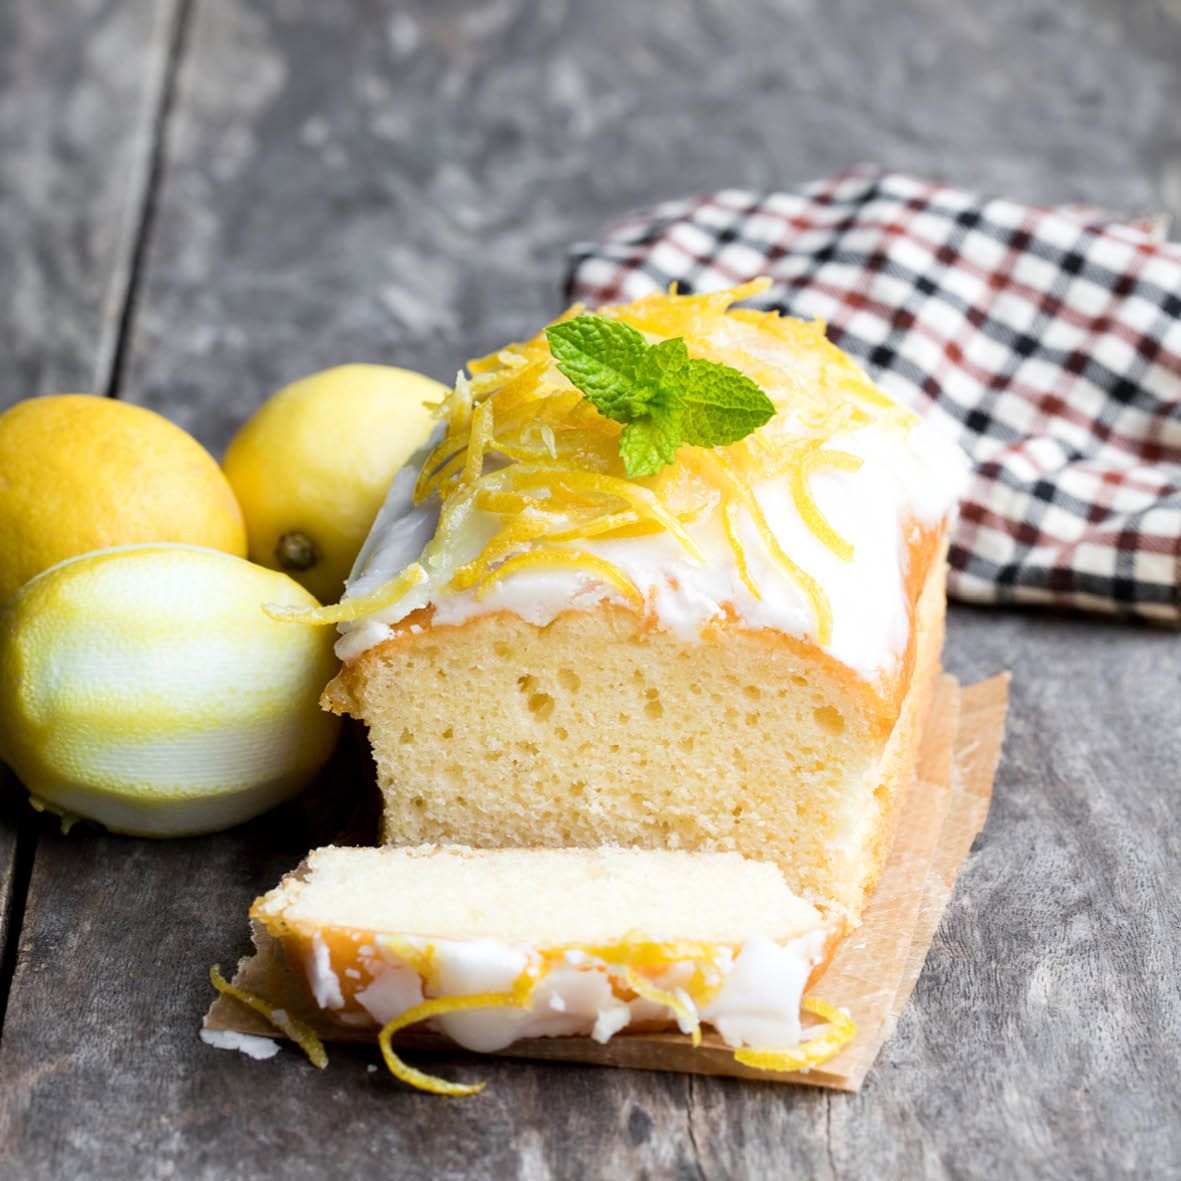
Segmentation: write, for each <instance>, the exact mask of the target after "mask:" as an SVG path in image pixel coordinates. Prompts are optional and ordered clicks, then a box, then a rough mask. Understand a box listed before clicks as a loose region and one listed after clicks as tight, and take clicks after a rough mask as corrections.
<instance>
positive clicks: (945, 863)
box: [205, 675, 1008, 1091]
mask: <svg viewBox="0 0 1181 1181" xmlns="http://www.w3.org/2000/svg"><path fill="white" fill-rule="evenodd" d="M1007 689H1008V676H1007V675H1002V676H998V677H993V678H992V679H991V680H988V681H983V682H981V683H980V684H977V685H971V686H969V687H968V688H960V687H959V685H958V684H957V683H956V681H955V680H954V679H953V678H952V677H949V676H946V675H944V676H942V677H941V678H940V681H939V684H938V686H937V688H936V692H935V694H934V699H933V701H932V705H931V711H930V715H929V717H928V719H927V725H926V728H925V730H924V733H923V741H922V745H921V747H920V750H919V758H918V765H917V768H916V775H915V781H914V783H913V785H912V787H911V790H910V794H909V796H908V797H907V799H906V800H905V801H904V802H903V804H902V816H901V820H900V822H899V826H898V831H897V834H896V836H895V840H894V847H893V850H892V852H891V854H890V858H889V860H888V862H887V864H886V868H885V871H884V872H883V874H882V878H881V881H880V882H879V883H878V887H877V889H876V890H875V891H874V894H873V897H872V899H871V900H870V903H869V906H868V907H867V908H866V912H865V915H864V918H863V921H862V924H861V926H860V927H859V928H858V929H857V930H856V931H854V932H853V933H852V934H851V935H849V936H848V937H847V938H846V939H845V940H844V941H843V942H842V944H841V945H840V947H839V948H838V949H837V952H836V954H835V955H834V957H833V959H832V962H831V963H830V964H829V966H828V968H827V970H826V971H825V973H824V975H823V976H821V977H820V978H819V979H818V980H817V981H816V982H815V983H814V984H813V986H812V988H811V989H810V990H809V993H810V994H811V995H814V996H819V997H822V998H823V999H824V1000H826V1001H829V1002H830V1003H832V1004H836V1005H839V1006H841V1007H842V1008H845V1009H847V1010H848V1011H849V1013H850V1014H851V1015H852V1017H853V1020H854V1021H855V1022H856V1024H857V1030H858V1033H857V1036H856V1037H855V1038H854V1039H853V1041H852V1042H851V1043H850V1044H849V1045H848V1046H846V1047H845V1049H844V1050H842V1051H841V1053H840V1054H838V1055H837V1056H836V1057H835V1058H832V1059H830V1060H829V1061H828V1062H826V1063H824V1064H823V1065H822V1066H819V1067H815V1068H814V1069H812V1070H811V1071H808V1072H806V1073H795V1074H779V1073H776V1072H772V1071H765V1070H755V1069H753V1068H751V1067H747V1066H743V1065H741V1064H740V1063H738V1062H735V1061H734V1052H733V1050H732V1049H730V1048H729V1047H728V1046H726V1045H725V1043H724V1042H722V1040H721V1039H720V1038H719V1037H718V1036H717V1035H716V1034H714V1033H713V1032H712V1031H703V1033H704V1036H703V1038H702V1043H701V1045H700V1046H699V1047H697V1048H694V1047H693V1046H692V1045H691V1044H690V1042H689V1039H688V1038H687V1037H685V1036H683V1035H681V1034H679V1033H631V1034H617V1035H616V1036H615V1037H613V1038H612V1039H611V1040H610V1041H609V1042H608V1043H607V1044H606V1045H600V1044H599V1043H597V1042H595V1041H592V1040H591V1039H590V1038H575V1037H563V1038H534V1039H531V1040H527V1041H520V1042H516V1043H514V1044H513V1045H512V1046H510V1047H508V1049H506V1050H503V1051H501V1054H502V1055H504V1056H507V1057H512V1058H543V1059H553V1060H560V1061H564V1062H591V1063H597V1064H599V1065H602V1066H624V1067H630V1068H634V1069H644V1070H671V1071H680V1072H684V1073H692V1074H709V1075H734V1076H737V1077H741V1078H757V1079H764V1080H771V1081H776V1082H785V1083H803V1084H806V1085H808V1086H818V1087H831V1088H833V1089H835V1090H841V1091H856V1090H857V1089H858V1088H859V1087H860V1086H861V1084H862V1082H863V1081H864V1079H865V1076H866V1074H867V1073H868V1072H869V1068H870V1067H871V1066H872V1065H873V1062H874V1059H875V1058H876V1057H877V1055H878V1051H879V1050H880V1049H881V1047H882V1045H883V1044H884V1043H885V1041H886V1039H887V1038H889V1036H890V1035H891V1034H892V1033H893V1032H894V1027H895V1025H896V1023H897V1021H898V1015H899V1014H900V1013H901V1012H902V1009H903V1006H904V1005H905V1004H906V1001H907V999H908V998H909V997H910V994H911V991H912V990H913V989H914V985H915V982H916V981H917V980H918V977H919V972H920V971H921V970H922V966H923V962H924V961H925V960H926V958H927V951H928V949H929V948H930V946H931V940H932V939H933V938H934V935H935V929H936V928H937V927H938V925H939V920H940V918H941V917H942V915H943V910H944V907H945V906H946V905H947V900H948V897H949V896H950V894H951V890H952V887H953V886H954V884H955V879H956V876H957V874H958V873H959V870H960V866H961V865H962V864H963V862H964V859H965V857H967V855H968V851H969V849H970V848H971V845H972V841H973V839H974V838H975V836H976V834H977V833H978V832H979V831H980V830H981V828H982V827H983V826H984V820H985V817H986V816H987V815H988V803H989V799H990V797H991V794H992V780H993V776H994V774H995V772H996V765H997V761H998V759H999V758H1000V750H1001V739H1002V737H1003V734H1004V725H1005V708H1006V704H1007V697H1008V692H1007ZM254 942H255V947H256V951H255V954H254V955H253V956H249V957H247V958H246V959H243V960H242V961H241V962H240V963H239V965H238V970H237V974H236V975H235V977H234V983H235V984H237V985H238V986H239V987H240V988H243V989H245V990H246V991H248V992H252V993H254V994H256V995H258V996H261V997H263V998H264V999H266V1000H268V1001H270V1002H271V1003H272V1004H274V1005H277V1006H279V1007H281V1008H285V1009H286V1010H287V1011H288V1012H290V1013H292V1014H293V1015H295V1016H297V1017H299V1018H301V1019H302V1020H304V1021H306V1022H307V1023H308V1024H309V1025H311V1026H312V1027H313V1028H314V1029H316V1030H317V1031H318V1032H319V1033H320V1034H321V1036H323V1037H324V1039H325V1040H332V1041H368V1042H374V1041H375V1040H376V1038H375V1034H374V1033H373V1031H365V1030H359V1031H350V1030H347V1029H342V1028H340V1027H339V1026H336V1025H334V1024H330V1023H327V1022H325V1021H324V1019H323V1017H322V1016H321V1015H320V1014H319V1012H318V1010H316V1009H314V1008H313V1007H311V1006H309V1004H308V1002H307V1000H306V999H305V997H304V994H303V990H302V989H301V988H300V987H299V985H298V984H297V982H296V981H295V980H294V978H293V977H292V975H291V973H290V972H289V971H288V970H287V966H286V963H285V962H284V960H283V956H282V953H281V951H280V949H279V946H278V944H277V943H275V941H274V940H272V939H271V938H270V936H269V935H267V933H266V931H265V930H263V929H262V928H261V927H260V926H258V925H257V924H255V926H254ZM984 967H985V965H981V969H982V970H983V969H984ZM205 1028H206V1029H229V1030H236V1031H238V1032H239V1033H252V1034H258V1035H261V1036H264V1037H275V1036H278V1035H277V1032H276V1030H275V1029H274V1028H273V1027H272V1026H271V1025H270V1024H269V1023H268V1022H267V1021H266V1020H265V1019H264V1018H263V1017H261V1016H260V1015H259V1014H257V1013H255V1012H254V1011H253V1010H252V1009H250V1008H248V1007H246V1006H245V1005H243V1004H241V1003H240V1002H238V1001H236V1000H234V999H232V998H230V997H224V996H219V997H218V998H217V999H216V1000H215V1001H214V1003H213V1006H212V1007H211V1008H210V1010H209V1012H208V1013H207V1014H206V1016H205ZM398 1046H399V1049H411V1050H414V1049H422V1050H446V1051H448V1052H456V1047H455V1046H454V1044H453V1043H451V1042H450V1041H448V1040H447V1039H446V1038H444V1037H442V1036H441V1035H437V1034H431V1033H419V1032H416V1031H414V1030H407V1031H405V1032H404V1033H402V1034H399V1035H398Z"/></svg>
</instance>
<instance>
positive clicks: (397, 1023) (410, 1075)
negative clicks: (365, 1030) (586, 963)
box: [377, 971, 536, 1095]
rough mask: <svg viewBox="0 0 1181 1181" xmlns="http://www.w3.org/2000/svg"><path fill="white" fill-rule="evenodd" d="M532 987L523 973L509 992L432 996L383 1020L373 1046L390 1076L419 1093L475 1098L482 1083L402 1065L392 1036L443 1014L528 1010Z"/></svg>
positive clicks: (532, 982) (533, 980)
mask: <svg viewBox="0 0 1181 1181" xmlns="http://www.w3.org/2000/svg"><path fill="white" fill-rule="evenodd" d="M535 985H536V978H535V976H534V975H533V974H531V973H530V972H528V971H526V972H523V973H522V974H521V976H520V977H519V978H518V980H517V983H516V985H515V986H514V987H513V991H512V992H478V993H472V994H470V995H468V996H439V997H433V998H432V999H430V1000H426V1001H423V1002H422V1004H420V1005H415V1006H414V1007H413V1008H412V1009H407V1010H406V1012H405V1013H403V1014H402V1015H401V1016H400V1017H395V1018H394V1019H393V1020H392V1021H387V1022H386V1023H385V1025H383V1026H382V1027H381V1032H380V1033H379V1034H378V1035H377V1044H378V1047H379V1048H380V1049H381V1056H382V1058H384V1059H385V1064H386V1066H387V1067H388V1068H389V1072H390V1074H392V1075H393V1076H394V1078H396V1079H400V1080H401V1081H402V1082H404V1083H408V1084H409V1085H410V1086H412V1087H416V1088H417V1089H418V1090H420V1091H429V1092H430V1093H431V1094H432V1095H478V1094H479V1093H480V1092H481V1091H482V1090H483V1089H484V1088H485V1086H487V1084H486V1083H452V1082H448V1081H447V1079H442V1078H438V1077H436V1076H435V1075H433V1074H427V1073H426V1072H425V1071H423V1070H417V1069H416V1068H415V1067H413V1066H411V1065H409V1064H408V1063H406V1062H403V1061H402V1059H401V1058H399V1057H398V1055H397V1054H396V1053H394V1047H393V1036H394V1034H395V1033H397V1032H398V1031H399V1030H401V1029H405V1028H406V1027H407V1026H409V1025H417V1024H418V1022H420V1021H427V1020H429V1019H430V1018H431V1017H442V1016H444V1015H445V1014H447V1013H461V1012H464V1011H467V1010H470V1009H500V1008H511V1009H529V1008H531V1007H532V1002H533V989H534V987H535Z"/></svg>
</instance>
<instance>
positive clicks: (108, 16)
mask: <svg viewBox="0 0 1181 1181" xmlns="http://www.w3.org/2000/svg"><path fill="white" fill-rule="evenodd" d="M180 3H181V0H93V2H90V3H87V4H85V5H79V4H76V3H73V2H72V0H5V3H4V4H3V5H0V161H3V164H2V169H0V275H3V277H4V295H3V297H2V299H0V410H3V409H4V407H6V406H8V405H9V404H11V403H12V402H15V401H19V400H20V399H21V398H28V397H32V396H33V395H35V394H55V393H69V392H84V393H106V392H108V390H109V387H110V384H111V380H112V373H113V369H114V363H115V357H116V352H117V349H118V345H119V340H120V327H121V319H122V315H123V310H124V307H125V305H126V301H127V294H128V290H129V288H130V286H131V281H132V266H133V261H134V254H135V244H136V240H137V238H138V236H139V233H140V228H141V225H142V221H143V216H144V205H145V201H146V200H147V190H148V179H149V172H150V168H151V160H152V153H153V146H154V142H155V139H156V136H157V134H158V117H159V114H160V108H161V100H162V92H163V89H164V86H165V80H166V74H167V68H168V60H169V52H170V47H171V45H172V43H173V41H174V39H175V37H176V32H177V25H178V20H179V5H180Z"/></svg>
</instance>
